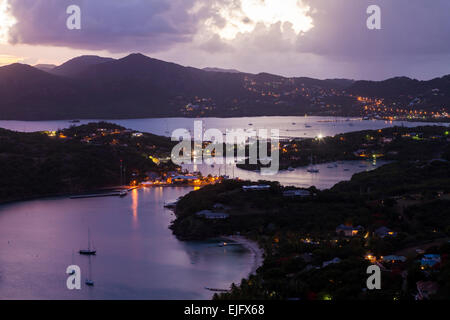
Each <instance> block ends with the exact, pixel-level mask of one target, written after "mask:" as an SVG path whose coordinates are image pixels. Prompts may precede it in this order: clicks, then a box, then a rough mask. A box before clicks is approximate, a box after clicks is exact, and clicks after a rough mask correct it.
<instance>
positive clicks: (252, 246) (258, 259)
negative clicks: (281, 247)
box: [221, 235, 264, 276]
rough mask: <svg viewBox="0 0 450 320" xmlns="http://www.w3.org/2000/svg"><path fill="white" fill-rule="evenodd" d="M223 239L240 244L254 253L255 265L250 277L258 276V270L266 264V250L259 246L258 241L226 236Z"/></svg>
mask: <svg viewBox="0 0 450 320" xmlns="http://www.w3.org/2000/svg"><path fill="white" fill-rule="evenodd" d="M221 238H222V239H224V240H228V241H232V242H234V243H237V244H240V245H241V246H243V247H244V248H246V249H248V250H249V251H250V252H251V253H252V256H253V264H252V267H251V269H250V272H249V274H248V276H251V275H254V274H256V270H258V268H259V267H261V266H262V265H263V262H264V250H263V249H262V248H261V247H260V246H259V244H258V243H257V242H256V241H253V240H250V239H248V238H246V237H244V236H238V235H233V236H225V237H221Z"/></svg>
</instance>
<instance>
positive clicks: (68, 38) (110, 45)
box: [0, 0, 450, 80]
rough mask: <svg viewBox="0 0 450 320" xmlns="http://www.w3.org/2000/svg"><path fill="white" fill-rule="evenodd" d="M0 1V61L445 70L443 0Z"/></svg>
mask: <svg viewBox="0 0 450 320" xmlns="http://www.w3.org/2000/svg"><path fill="white" fill-rule="evenodd" d="M2 1H5V0H0V4H1V2H2ZM6 1H8V2H9V5H10V12H9V13H10V15H12V16H13V17H14V18H15V20H16V24H15V25H14V26H12V27H11V28H9V29H8V35H9V39H8V43H3V44H0V64H6V63H7V62H11V61H21V62H24V63H30V64H36V63H55V64H59V63H62V62H64V61H65V60H67V59H69V58H72V57H74V56H77V55H81V54H98V55H103V56H113V57H121V56H124V55H126V54H128V53H131V52H142V53H144V54H147V55H149V56H153V57H156V58H160V59H163V60H168V61H173V62H176V63H180V64H183V65H190V66H194V67H200V68H201V67H207V66H209V67H222V68H234V69H239V70H241V71H247V72H255V73H257V72H262V71H265V72H271V73H276V74H281V75H286V76H310V77H316V78H344V77H345V78H354V79H376V80H379V79H385V78H388V77H392V76H400V75H401V76H403V75H405V76H410V77H414V78H419V79H430V78H433V77H438V76H442V75H445V74H449V73H450V64H449V63H448V62H449V61H450V60H449V58H450V41H448V40H449V36H450V19H448V15H449V12H450V1H448V0H433V1H429V0H371V1H367V0H220V1H219V0H127V1H124V0H84V1H83V0H6ZM71 4H76V5H79V6H80V7H81V10H82V29H81V30H68V29H67V28H66V19H67V17H68V15H67V14H66V8H67V7H68V6H69V5H71ZM371 4H377V5H379V6H380V7H381V10H382V16H381V18H382V30H368V29H367V28H366V19H367V14H366V8H367V7H368V6H369V5H371ZM0 8H1V6H0ZM1 17H2V15H1V13H0V31H1V28H2V24H3V25H5V21H2V20H1ZM3 20H4V19H3Z"/></svg>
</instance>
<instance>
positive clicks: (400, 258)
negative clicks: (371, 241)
mask: <svg viewBox="0 0 450 320" xmlns="http://www.w3.org/2000/svg"><path fill="white" fill-rule="evenodd" d="M381 259H382V260H383V262H391V263H398V262H405V261H406V257H404V256H394V255H391V256H383V257H381Z"/></svg>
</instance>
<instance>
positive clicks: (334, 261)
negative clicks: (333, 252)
mask: <svg viewBox="0 0 450 320" xmlns="http://www.w3.org/2000/svg"><path fill="white" fill-rule="evenodd" d="M341 261H342V260H341V259H339V258H334V259H333V260H330V261H325V262H324V263H322V268H325V267H327V266H329V265H330V264H337V263H340V262H341Z"/></svg>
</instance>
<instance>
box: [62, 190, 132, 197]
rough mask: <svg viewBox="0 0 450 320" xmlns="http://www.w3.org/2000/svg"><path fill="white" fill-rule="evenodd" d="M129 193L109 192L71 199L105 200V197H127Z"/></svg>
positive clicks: (82, 195) (83, 195)
mask: <svg viewBox="0 0 450 320" xmlns="http://www.w3.org/2000/svg"><path fill="white" fill-rule="evenodd" d="M127 194H128V192H127V191H118V192H109V193H95V194H81V195H75V196H71V197H70V199H86V198H103V197H125V196H126V195H127Z"/></svg>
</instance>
